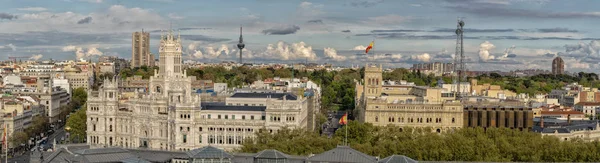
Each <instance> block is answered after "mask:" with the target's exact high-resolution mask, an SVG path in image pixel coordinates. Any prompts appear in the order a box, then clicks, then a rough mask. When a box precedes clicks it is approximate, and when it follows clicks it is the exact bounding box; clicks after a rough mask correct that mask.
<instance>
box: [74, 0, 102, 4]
mask: <svg viewBox="0 0 600 163" xmlns="http://www.w3.org/2000/svg"><path fill="white" fill-rule="evenodd" d="M80 1H83V2H89V3H102V2H104V1H103V0H80Z"/></svg>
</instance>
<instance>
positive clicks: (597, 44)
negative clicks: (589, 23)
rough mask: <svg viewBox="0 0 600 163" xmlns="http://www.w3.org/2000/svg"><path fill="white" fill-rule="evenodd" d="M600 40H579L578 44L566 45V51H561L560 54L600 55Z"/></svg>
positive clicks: (578, 55)
mask: <svg viewBox="0 0 600 163" xmlns="http://www.w3.org/2000/svg"><path fill="white" fill-rule="evenodd" d="M599 51H600V41H597V40H592V41H590V43H584V42H579V43H578V44H576V45H565V52H564V53H563V52H560V53H559V54H558V55H560V56H577V57H582V56H592V57H600V53H599Z"/></svg>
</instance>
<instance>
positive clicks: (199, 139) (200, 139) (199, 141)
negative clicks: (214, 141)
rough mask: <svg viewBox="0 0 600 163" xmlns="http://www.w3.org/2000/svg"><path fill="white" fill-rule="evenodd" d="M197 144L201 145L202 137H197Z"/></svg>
mask: <svg viewBox="0 0 600 163" xmlns="http://www.w3.org/2000/svg"><path fill="white" fill-rule="evenodd" d="M198 143H200V144H202V135H200V136H199V138H198Z"/></svg>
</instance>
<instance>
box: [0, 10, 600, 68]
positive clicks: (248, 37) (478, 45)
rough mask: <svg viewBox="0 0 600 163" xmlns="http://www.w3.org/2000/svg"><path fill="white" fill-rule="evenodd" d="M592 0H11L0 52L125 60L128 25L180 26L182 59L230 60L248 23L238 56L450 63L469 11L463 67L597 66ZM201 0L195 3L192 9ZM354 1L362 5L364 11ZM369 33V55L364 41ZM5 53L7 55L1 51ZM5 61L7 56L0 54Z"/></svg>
mask: <svg viewBox="0 0 600 163" xmlns="http://www.w3.org/2000/svg"><path fill="white" fill-rule="evenodd" d="M599 3H600V2H597V1H578V3H569V4H565V1H547V0H532V1H523V0H465V1H455V0H445V1H416V0H414V1H413V0H407V1H383V0H350V1H284V2H280V1H271V0H258V1H227V2H221V1H203V2H195V1H180V0H144V1H123V0H120V1H117V0H115V1H113V0H56V1H48V2H39V1H27V0H26V1H12V0H6V1H4V4H5V5H3V6H2V7H0V8H1V9H2V12H0V30H2V31H4V32H2V33H0V35H1V36H2V37H0V54H2V56H6V57H8V56H32V58H34V59H39V58H42V59H49V58H54V59H75V56H76V55H80V56H81V55H83V56H87V57H96V56H99V55H108V56H119V57H123V58H131V32H135V31H141V30H142V29H143V30H144V31H149V32H150V35H151V36H150V37H151V38H152V39H151V40H150V51H151V52H152V53H153V54H157V53H158V39H159V37H160V30H168V29H170V28H172V29H174V30H176V31H179V32H181V35H182V36H181V37H182V40H183V46H184V51H183V53H184V54H183V56H185V57H186V58H185V59H191V60H198V61H204V62H220V61H237V59H238V57H239V56H238V55H236V54H239V52H238V48H237V47H236V44H237V43H238V38H239V26H240V25H242V26H244V38H245V40H244V43H245V44H246V47H245V48H244V51H243V54H244V56H243V58H244V61H248V62H254V63H259V62H283V63H291V62H300V61H301V62H304V61H308V62H316V63H333V64H336V65H346V66H347V65H351V64H354V65H356V64H363V63H364V62H366V61H370V62H379V63H383V64H384V65H385V66H386V67H410V66H411V65H412V64H413V63H419V62H451V61H452V54H453V53H454V49H455V47H454V46H455V37H456V36H455V34H454V30H455V26H456V20H457V18H458V17H462V18H463V20H465V24H466V25H465V41H464V44H465V55H466V57H467V68H468V69H469V70H503V71H507V70H513V69H527V68H532V69H545V70H550V69H551V63H552V59H553V58H554V57H555V56H557V55H558V56H561V57H562V58H563V59H564V62H565V71H569V72H579V71H585V72H594V71H597V70H599V69H600V66H598V65H597V63H599V62H600V53H599V52H598V50H600V42H598V41H596V40H597V39H598V38H600V33H598V32H596V31H595V30H594V28H593V27H594V25H596V24H597V23H595V22H594V20H597V19H598V18H600V14H599V13H598V12H595V10H594V8H593V7H592V6H596V5H597V4H599ZM194 6H199V7H194ZM359 11H360V12H359ZM372 40H375V48H374V52H375V54H374V55H371V54H370V55H369V57H371V59H367V57H366V56H365V55H364V48H365V47H366V46H367V45H368V43H370V42H371V41H372ZM5 59H8V58H5ZM5 59H3V60H5Z"/></svg>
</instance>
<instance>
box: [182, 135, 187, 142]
mask: <svg viewBox="0 0 600 163" xmlns="http://www.w3.org/2000/svg"><path fill="white" fill-rule="evenodd" d="M183 143H187V135H183Z"/></svg>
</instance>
